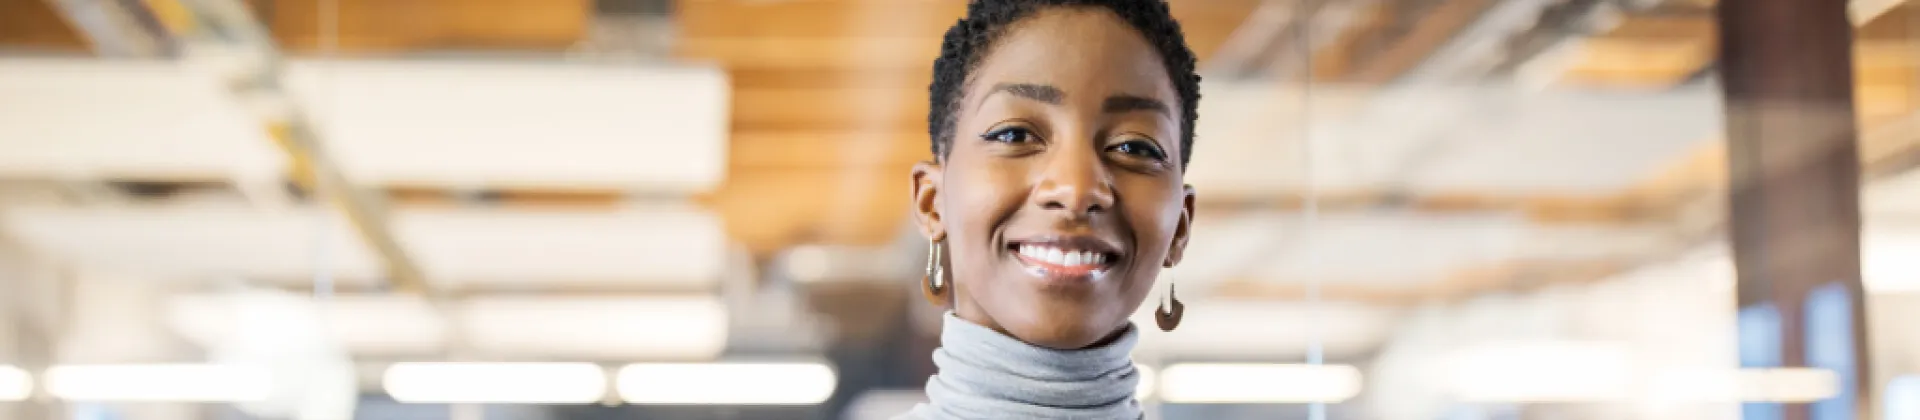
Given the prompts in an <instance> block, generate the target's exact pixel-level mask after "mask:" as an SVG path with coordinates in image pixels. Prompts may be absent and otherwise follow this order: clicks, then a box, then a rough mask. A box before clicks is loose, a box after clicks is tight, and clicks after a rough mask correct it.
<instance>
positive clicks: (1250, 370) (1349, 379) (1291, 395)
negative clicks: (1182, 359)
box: [1158, 363, 1361, 403]
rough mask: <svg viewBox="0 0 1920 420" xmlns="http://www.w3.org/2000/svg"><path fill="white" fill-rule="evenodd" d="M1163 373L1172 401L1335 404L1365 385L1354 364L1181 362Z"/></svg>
mask: <svg viewBox="0 0 1920 420" xmlns="http://www.w3.org/2000/svg"><path fill="white" fill-rule="evenodd" d="M1159 376H1160V389H1159V391H1158V392H1159V395H1160V396H1161V399H1162V400H1165V401H1166V402H1170V403H1309V402H1329V403H1333V402H1341V401H1346V400H1347V399H1349V398H1353V397H1354V396H1355V395H1359V394H1360V388H1361V375H1360V370H1359V369H1357V368H1354V367H1353V366H1350V365H1303V364H1253V363H1244V364H1233V363H1221V364H1177V365H1173V366H1168V367H1167V368H1166V369H1164V370H1162V371H1160V374H1159Z"/></svg>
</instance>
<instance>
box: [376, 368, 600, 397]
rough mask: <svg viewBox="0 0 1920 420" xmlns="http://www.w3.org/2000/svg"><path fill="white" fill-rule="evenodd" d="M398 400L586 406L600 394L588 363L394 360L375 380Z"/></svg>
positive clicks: (597, 371) (596, 375)
mask: <svg viewBox="0 0 1920 420" xmlns="http://www.w3.org/2000/svg"><path fill="white" fill-rule="evenodd" d="M381 384H382V387H384V388H385V389H386V391H387V395H389V396H392V397H393V399H394V400H395V401H399V402H403V403H519V404H586V403H593V402H597V401H600V400H601V399H602V398H604V397H606V393H607V374H606V371H605V370H603V369H601V368H600V367H599V366H596V365H594V364H591V363H398V364H394V365H393V366H391V367H388V368H387V372H386V374H385V375H383V377H382V380H381Z"/></svg>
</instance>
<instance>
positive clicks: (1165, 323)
mask: <svg viewBox="0 0 1920 420" xmlns="http://www.w3.org/2000/svg"><path fill="white" fill-rule="evenodd" d="M1173 287H1174V283H1171V282H1169V283H1167V299H1166V301H1165V302H1161V303H1160V304H1159V305H1157V306H1156V307H1155V308H1153V322H1154V323H1155V324H1159V326H1160V331H1173V329H1174V328H1179V327H1180V318H1181V317H1183V316H1185V315H1186V313H1187V305H1185V304H1182V303H1180V298H1179V297H1177V296H1174V293H1173ZM1169 306H1171V308H1169Z"/></svg>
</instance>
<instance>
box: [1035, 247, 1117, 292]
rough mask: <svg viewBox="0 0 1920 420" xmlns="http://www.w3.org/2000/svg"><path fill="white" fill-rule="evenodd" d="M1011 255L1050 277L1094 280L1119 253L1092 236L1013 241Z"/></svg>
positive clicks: (1112, 263)
mask: <svg viewBox="0 0 1920 420" xmlns="http://www.w3.org/2000/svg"><path fill="white" fill-rule="evenodd" d="M1011 248H1012V250H1013V251H1014V252H1013V256H1014V259H1016V260H1019V261H1020V263H1021V265H1024V266H1026V268H1027V271H1028V272H1029V273H1032V274H1034V275H1035V276H1037V277H1041V278H1043V279H1046V280H1050V281H1062V282H1080V281H1094V280H1098V279H1100V278H1102V277H1104V276H1106V274H1107V271H1108V270H1110V269H1112V268H1113V266H1114V263H1117V262H1119V259H1120V258H1119V254H1118V253H1116V252H1113V251H1111V250H1110V249H1108V247H1106V246H1105V245H1104V244H1100V243H1098V242H1097V241H1093V240H1090V239H1089V240H1057V241H1043V242H1024V243H1015V244H1013V246H1012V247H1011Z"/></svg>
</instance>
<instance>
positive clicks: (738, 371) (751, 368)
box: [618, 363, 837, 405]
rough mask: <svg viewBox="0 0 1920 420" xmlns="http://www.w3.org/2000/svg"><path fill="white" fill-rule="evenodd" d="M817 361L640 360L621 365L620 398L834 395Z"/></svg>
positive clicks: (735, 399) (787, 401)
mask: <svg viewBox="0 0 1920 420" xmlns="http://www.w3.org/2000/svg"><path fill="white" fill-rule="evenodd" d="M836 378H837V377H836V375H835V373H834V371H833V368H832V367H829V366H827V365H825V364H821V363H641V364H632V365H627V366H626V367H623V368H620V373H619V378H618V384H619V385H618V387H619V392H620V398H621V399H624V400H626V401H627V402H629V403H634V404H725V405H804V404H818V403H820V402H822V401H826V400H827V397H828V396H831V395H833V389H834V386H835V383H836Z"/></svg>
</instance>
